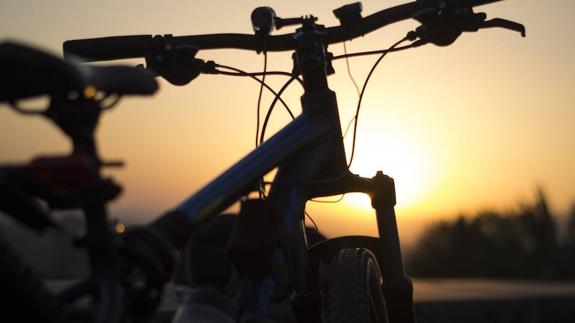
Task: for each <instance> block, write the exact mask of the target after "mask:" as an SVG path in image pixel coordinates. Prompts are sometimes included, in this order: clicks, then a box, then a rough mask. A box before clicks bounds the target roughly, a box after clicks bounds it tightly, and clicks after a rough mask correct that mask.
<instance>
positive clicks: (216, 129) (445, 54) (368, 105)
mask: <svg viewBox="0 0 575 323" xmlns="http://www.w3.org/2000/svg"><path fill="white" fill-rule="evenodd" d="M349 2H350V1H301V0H300V1H277V0H276V1H266V2H264V1H227V2H226V1H215V0H211V1H198V0H196V1H169V2H166V1H152V0H140V1H98V2H82V1H39V0H35V1H26V0H19V1H7V0H4V1H2V5H1V6H2V7H1V10H0V36H1V38H2V39H13V40H21V41H25V42H28V43H30V44H36V45H38V46H41V47H43V48H46V49H49V50H52V51H54V52H55V53H57V54H60V53H61V44H62V42H63V41H65V40H68V39H77V38H89V37H99V36H112V35H130V34H166V33H171V34H174V35H191V34H201V33H215V32H240V33H251V26H250V20H249V17H250V13H251V10H252V9H253V8H255V7H257V6H261V5H268V6H271V7H273V8H274V9H275V10H276V13H277V14H278V16H280V17H292V16H299V15H302V14H314V15H315V16H318V17H319V22H320V23H323V24H326V25H335V24H337V20H336V19H335V18H334V17H333V14H332V13H331V10H333V9H335V8H337V7H339V6H341V5H343V4H346V3H349ZM400 3H402V2H401V1H395V0H394V1H391V0H390V1H363V5H364V11H363V12H364V14H365V15H367V14H369V13H373V12H375V11H377V10H381V9H384V8H386V7H390V6H393V5H397V4H400ZM476 11H484V12H486V13H487V14H488V17H489V18H495V17H503V18H508V19H512V20H516V21H519V22H522V23H524V24H525V25H526V26H527V38H525V39H523V38H521V37H520V36H519V35H518V34H516V33H513V32H509V31H504V30H484V31H481V32H479V33H471V34H470V33H467V34H464V35H463V36H462V37H461V38H460V39H459V40H458V41H457V42H456V43H455V44H453V45H452V46H449V47H446V48H439V47H435V46H425V47H422V48H418V49H414V50H410V51H406V52H402V53H397V54H393V55H389V56H388V57H387V58H385V59H384V60H383V62H382V63H381V65H380V67H379V68H378V70H377V71H376V72H375V74H374V76H373V77H372V80H371V82H370V85H369V87H368V90H367V92H366V96H365V98H364V105H363V107H362V113H361V115H360V121H359V131H358V139H357V140H358V146H357V151H356V160H355V162H354V165H353V167H352V170H354V171H355V172H357V173H360V174H362V175H365V176H372V175H373V174H374V173H375V171H376V170H378V169H382V170H383V171H384V172H386V173H388V174H390V175H392V176H393V177H395V178H396V183H397V189H398V199H399V204H398V213H399V216H400V225H401V226H402V231H404V232H406V234H408V235H409V233H413V232H416V231H417V230H410V229H411V228H415V227H418V223H423V222H426V221H429V220H430V219H435V218H437V217H438V216H452V215H455V214H458V213H461V212H464V213H465V212H466V213H471V212H473V211H475V210H478V209H482V208H498V209H505V208H513V207H515V206H517V205H518V203H519V202H520V201H529V200H531V199H532V198H533V195H534V191H535V188H536V187H537V186H541V187H543V188H544V189H545V190H546V192H547V193H548V195H549V197H550V202H551V207H552V208H553V210H555V211H557V212H562V213H564V212H566V211H567V210H568V208H569V207H570V205H571V203H572V202H573V201H574V200H575V170H574V166H573V165H575V128H574V127H573V123H574V121H575V91H574V89H575V63H574V62H573V59H574V58H575V38H574V37H573V36H572V35H571V34H570V33H571V31H572V30H574V28H573V27H574V24H575V23H574V22H573V20H572V17H573V15H574V14H575V2H574V1H572V0H553V1H537V0H507V1H503V2H500V3H496V4H492V5H488V6H484V7H481V8H478V9H477V10H476ZM416 26H417V24H416V23H415V22H413V21H410V22H404V23H398V24H395V25H393V26H390V27H388V28H386V29H384V30H379V31H377V32H375V33H372V34H369V35H367V36H365V37H363V38H361V39H357V40H354V41H352V42H351V43H348V46H347V48H348V51H350V52H355V51H361V50H375V49H383V48H386V47H388V46H389V45H391V44H392V43H393V42H395V41H396V40H398V39H400V38H402V37H403V36H404V35H405V33H406V32H407V31H409V30H411V29H413V28H415V27H416ZM289 31H290V29H287V28H286V30H285V31H284V30H281V31H280V32H289ZM329 50H330V51H332V52H333V53H334V54H341V53H342V51H343V48H342V46H341V45H335V46H331V47H330V48H329ZM199 56H200V57H202V58H204V59H211V60H215V61H216V62H218V63H221V64H226V65H232V66H236V67H240V68H243V69H246V70H250V71H256V70H259V69H261V67H262V65H263V59H262V56H261V55H260V56H258V55H256V54H255V53H251V52H245V51H236V50H234V51H232V50H227V51H204V52H200V54H199ZM374 60H375V57H369V58H359V59H352V60H351V61H350V64H351V69H352V73H353V75H354V76H355V78H356V79H357V81H358V82H363V79H364V78H365V75H366V73H367V71H368V70H369V68H370V66H371V64H372V63H373V61H374ZM127 63H129V64H134V63H136V62H134V61H131V62H127ZM138 63H139V62H138ZM269 65H270V69H276V70H277V69H281V70H288V71H289V70H291V59H290V54H289V53H283V54H270V55H269ZM334 67H335V69H336V75H334V76H331V77H330V79H329V81H330V87H331V88H332V89H333V90H335V91H336V92H337V95H338V101H339V107H340V113H341V120H342V123H345V124H346V123H347V121H348V120H349V119H350V118H351V116H352V115H353V113H354V109H355V104H356V101H357V94H356V92H355V89H354V87H353V85H352V83H351V82H350V79H349V76H348V75H347V72H346V68H345V62H343V61H337V62H334ZM284 80H285V79H283V78H270V84H272V85H273V86H276V87H279V86H280V85H281V84H282V83H283V81H284ZM301 93H302V91H301V88H299V87H298V86H297V85H295V84H294V86H293V88H291V89H290V90H289V91H287V94H286V96H285V98H286V101H287V102H288V103H289V104H290V106H291V107H292V109H293V110H295V111H299V96H300V95H301ZM257 94H258V86H257V84H256V83H255V82H253V81H250V80H248V79H237V78H231V77H226V76H211V75H206V76H201V77H199V78H198V79H196V80H195V81H194V82H192V83H191V84H190V85H188V86H186V87H174V86H171V85H169V84H167V83H165V82H162V84H161V91H160V92H159V94H158V95H156V96H155V97H154V98H153V99H132V98H128V99H125V100H124V101H123V102H122V103H121V104H120V105H119V107H118V108H117V109H116V110H114V111H112V112H110V113H106V115H104V117H103V119H102V124H101V127H100V129H99V138H100V150H101V153H102V156H103V157H104V158H108V159H123V160H125V161H126V164H127V167H126V168H125V169H123V170H120V171H113V172H111V174H112V175H114V176H115V177H116V178H117V179H118V180H119V181H121V182H122V183H123V184H124V186H125V193H124V195H123V196H122V198H121V199H120V200H118V201H117V202H115V204H114V207H113V210H114V211H115V212H116V214H119V215H122V214H129V215H130V216H136V215H139V216H140V218H142V219H150V218H151V217H152V216H155V215H157V214H159V213H161V212H162V211H163V210H166V209H169V208H170V207H173V206H175V205H176V204H177V203H179V202H180V201H181V200H183V199H184V198H185V197H187V196H188V195H190V194H191V193H193V192H194V191H196V190H197V189H199V188H200V187H201V186H202V185H203V184H205V183H207V182H208V181H209V180H210V179H212V178H214V177H215V176H216V175H217V174H218V173H219V172H221V171H222V170H224V169H225V168H227V167H228V166H230V165H232V163H233V162H234V161H236V160H237V159H239V158H240V157H241V156H243V155H244V154H246V153H247V152H249V151H250V150H251V149H252V148H253V137H254V134H255V108H256V100H257ZM265 98H266V100H268V101H266V102H269V100H270V99H271V97H270V96H266V97H265ZM272 119H273V122H272V123H273V124H272V128H273V129H274V130H277V129H279V127H281V126H282V125H283V124H285V123H286V122H287V121H288V118H287V115H286V114H285V113H284V112H283V111H281V109H277V113H276V114H274V116H273V118H272ZM272 132H273V131H272ZM272 132H270V133H272ZM347 139H351V138H347ZM348 144H349V140H348ZM68 149H69V145H68V143H67V141H66V140H65V138H64V137H63V136H62V135H60V134H59V133H58V132H57V131H56V130H55V129H54V128H53V127H52V126H51V125H49V124H48V123H46V122H44V121H43V120H38V119H34V118H23V117H22V116H18V115H15V114H14V113H12V112H11V111H9V110H8V109H0V152H1V154H2V155H1V159H2V160H3V161H17V160H28V159H29V158H31V157H32V156H35V155H38V154H40V153H62V152H65V151H67V150H68ZM362 203H363V205H364V206H361V205H362ZM367 206H368V202H367V200H366V199H363V198H361V197H355V196H350V197H349V198H346V200H345V202H344V203H343V204H338V205H315V204H314V205H312V206H311V211H310V213H311V215H312V216H314V218H317V219H318V220H319V222H320V225H321V226H322V228H324V229H325V230H327V231H328V232H330V233H343V232H348V231H350V230H356V231H358V232H367V231H369V230H368V229H366V228H367V226H368V225H371V224H373V222H371V221H372V220H373V217H372V216H371V215H370V213H368V208H367ZM353 224H356V225H353ZM369 232H374V231H373V230H372V231H369Z"/></svg>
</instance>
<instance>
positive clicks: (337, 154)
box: [175, 32, 414, 322]
mask: <svg viewBox="0 0 575 323" xmlns="http://www.w3.org/2000/svg"><path fill="white" fill-rule="evenodd" d="M303 34H304V35H306V36H308V37H311V38H312V41H313V42H314V44H317V42H319V40H318V39H317V38H316V35H315V34H311V36H310V33H309V32H308V34H306V33H305V32H304V33H303ZM302 38H305V37H302ZM303 41H309V39H307V38H306V39H304V40H303ZM320 46H323V45H322V44H321V43H320ZM305 48H306V47H305V46H302V48H301V49H298V50H297V51H296V54H297V55H299V56H300V57H302V56H306V55H307V57H308V58H309V57H310V56H314V55H317V53H309V52H305ZM321 59H322V60H325V58H324V57H322V58H321ZM302 61H303V62H304V63H305V62H306V61H305V60H302ZM307 64H308V65H307V66H306V65H304V64H302V65H300V67H301V68H302V74H303V76H304V88H305V93H304V95H303V96H302V99H301V102H302V114H301V115H300V116H298V117H297V118H296V119H294V120H293V121H292V122H290V123H289V124H288V125H287V126H285V127H284V128H283V129H281V130H280V131H279V132H278V133H276V134H275V135H274V136H272V137H271V138H270V139H269V140H267V141H265V142H264V143H263V144H262V145H261V146H260V147H258V148H256V149H255V150H254V151H252V152H251V153H250V154H248V155H247V156H245V157H244V158H243V159H241V160H240V161H239V162H237V163H236V164H235V165H234V166H232V167H231V168H229V169H228V170H227V171H225V172H224V173H222V174H221V175H220V176H218V177H217V178H216V179H215V180H213V181H212V182H211V183H209V184H208V185H206V186H205V187H204V188H202V189H201V190H200V191H198V192H197V193H196V194H195V195H193V196H192V197H190V198H189V199H187V200H185V201H184V202H183V203H181V204H180V205H179V206H178V207H177V209H176V210H175V211H176V212H177V213H178V214H179V215H181V216H183V217H184V218H185V221H186V222H187V224H188V225H190V226H191V227H197V226H199V225H201V224H202V223H204V222H205V221H206V220H208V219H210V218H213V217H215V216H217V215H218V214H220V212H222V211H224V210H225V209H226V208H228V207H229V206H231V205H232V204H233V203H234V202H235V201H236V200H238V199H239V198H241V197H242V196H245V195H247V194H248V193H249V192H251V191H254V188H255V187H257V182H258V179H260V178H261V177H263V176H264V175H265V174H266V173H268V172H269V171H271V170H272V169H274V168H276V167H278V172H277V174H276V176H275V178H274V181H273V183H272V186H271V189H270V193H269V197H268V200H269V203H270V205H271V209H272V213H273V214H274V215H275V216H276V217H277V219H276V220H277V223H279V224H278V227H277V232H278V235H279V239H280V242H281V247H282V248H281V249H283V250H284V251H285V253H286V254H287V258H288V261H289V263H290V268H292V277H293V287H294V295H292V303H294V302H295V303H297V302H299V301H301V302H304V303H305V302H319V301H320V298H319V297H315V296H314V291H315V290H317V282H316V281H314V279H315V278H314V274H313V273H314V272H315V270H313V267H314V266H317V264H318V263H320V262H329V261H330V259H331V257H332V256H333V255H335V254H336V253H337V251H338V250H339V249H341V248H342V247H346V248H348V247H363V248H368V249H370V250H371V251H372V252H373V253H374V254H375V255H376V258H377V260H378V262H379V264H380V267H381V269H382V271H383V275H384V294H385V296H386V301H387V302H388V311H389V316H390V320H391V322H414V315H413V306H412V285H411V281H410V280H409V278H408V277H407V275H406V274H405V271H404V269H403V263H402V258H401V251H400V246H399V238H398V234H397V227H396V221H395V213H394V208H393V207H394V205H395V189H394V184H393V180H392V179H391V178H389V177H387V176H384V175H383V174H382V173H381V172H378V174H377V175H376V177H374V178H373V179H368V178H361V177H359V176H356V175H353V174H351V173H350V172H349V171H348V170H347V161H346V157H345V150H344V146H343V140H342V132H341V127H340V121H339V114H338V108H337V102H336V97H335V93H334V92H332V91H331V90H329V88H328V86H327V76H326V72H325V70H322V69H321V67H320V68H318V66H315V65H314V64H309V63H307ZM348 192H364V193H368V194H370V196H371V197H372V205H373V206H374V208H375V210H376V214H377V222H378V231H379V236H380V237H379V238H372V237H363V236H356V237H341V238H337V239H330V240H327V241H324V242H323V243H320V244H318V245H315V246H313V247H311V248H310V246H308V245H307V242H306V238H305V233H304V230H303V223H302V222H303V221H302V220H303V218H304V209H305V204H306V202H307V201H308V200H310V199H311V198H314V197H320V196H330V195H338V194H344V193H348ZM268 282H269V281H268ZM260 286H261V289H264V288H269V284H267V283H264V282H263V281H262V282H261V284H260ZM264 286H267V287H264ZM264 294H266V293H263V292H261V293H259V294H258V295H260V296H261V295H264ZM268 294H269V293H268ZM388 297H389V299H388ZM263 303H265V304H267V302H265V301H264V302H263ZM310 308H313V307H312V306H307V307H306V306H304V307H302V310H301V311H298V309H297V306H296V305H294V309H295V310H296V314H297V315H298V316H303V317H306V318H305V319H304V321H317V318H318V317H319V316H317V315H319V313H316V316H315V317H314V314H310V313H306V312H309V311H306V310H305V309H307V310H309V309H310ZM316 308H317V307H316ZM264 311H265V309H264ZM258 312H259V311H258ZM298 312H299V313H298ZM300 318H301V317H300Z"/></svg>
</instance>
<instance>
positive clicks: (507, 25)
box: [478, 18, 525, 37]
mask: <svg viewBox="0 0 575 323" xmlns="http://www.w3.org/2000/svg"><path fill="white" fill-rule="evenodd" d="M478 27H479V29H483V28H504V29H509V30H512V31H516V32H518V33H521V37H525V26H524V25H522V24H520V23H518V22H515V21H511V20H507V19H502V18H494V19H491V20H486V21H483V22H481V23H480V24H479V26H478Z"/></svg>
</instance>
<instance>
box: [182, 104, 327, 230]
mask: <svg viewBox="0 0 575 323" xmlns="http://www.w3.org/2000/svg"><path fill="white" fill-rule="evenodd" d="M330 127H331V123H330V122H329V121H328V120H327V119H325V118H321V117H318V116H312V115H309V114H307V113H303V114H301V115H300V116H299V117H297V118H296V119H295V120H293V121H292V122H290V123H289V124H288V125H287V126H286V127H284V128H283V129H282V130H280V131H279V132H278V133H276V134H275V135H274V136H272V137H271V138H270V139H269V140H267V141H266V142H264V143H263V144H262V145H261V146H260V147H258V148H257V149H255V150H254V151H252V152H251V153H250V154H248V155H247V156H245V157H244V158H243V159H241V160H240V161H239V162H238V163H236V164H235V165H234V166H232V167H231V168H229V169H228V170H227V171H225V172H224V173H223V174H221V175H220V176H218V177H217V178H216V179H215V180H213V181H212V182H211V183H209V184H208V185H206V186H205V187H204V188H202V189H201V190H200V191H198V192H197V193H196V194H194V195H193V196H192V197H190V198H189V199H187V200H185V201H184V202H183V203H182V204H180V206H178V208H177V209H176V210H177V211H178V212H180V213H181V214H183V215H184V216H185V217H186V219H187V220H188V221H189V224H191V225H192V226H193V227H195V226H196V225H198V224H200V223H202V222H204V221H205V220H207V219H209V218H210V217H213V216H214V215H217V214H219V213H220V212H222V211H224V210H225V209H226V208H228V207H229V206H230V205H232V204H233V203H234V202H235V201H236V200H237V199H238V198H239V197H241V195H242V194H245V192H246V189H247V188H249V186H250V185H254V183H256V181H257V179H258V178H260V177H262V176H263V175H265V174H266V173H268V172H269V171H270V170H272V169H273V168H274V167H277V166H278V165H279V164H280V163H282V162H283V161H284V160H285V159H286V158H287V157H289V156H291V155H292V154H293V153H294V152H295V151H297V150H298V149H301V148H302V147H305V146H306V145H308V144H310V143H312V142H314V141H316V140H318V139H319V138H321V137H323V136H325V135H327V134H328V133H329V131H330Z"/></svg>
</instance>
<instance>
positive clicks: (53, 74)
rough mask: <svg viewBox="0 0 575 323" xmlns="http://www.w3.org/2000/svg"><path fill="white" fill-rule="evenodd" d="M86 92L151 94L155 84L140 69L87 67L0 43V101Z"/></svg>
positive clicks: (12, 43)
mask: <svg viewBox="0 0 575 323" xmlns="http://www.w3.org/2000/svg"><path fill="white" fill-rule="evenodd" d="M86 89H89V92H92V93H95V92H96V91H101V92H105V93H114V94H120V95H151V94H153V93H155V92H156V90H157V89H158V84H157V82H156V80H155V79H154V75H153V74H152V73H150V72H149V71H146V70H144V69H138V68H133V67H129V66H119V65H116V66H89V65H84V64H80V63H78V62H72V61H64V60H62V59H60V58H58V57H56V56H53V55H51V54H48V53H46V52H43V51H41V50H38V49H34V48H31V47H28V46H24V45H21V44H17V43H14V42H2V43H0V101H14V100H18V99H24V98H30V97H35V96H40V95H51V96H54V95H64V96H69V95H70V94H71V93H74V92H75V93H78V94H84V95H85V96H86V92H87V91H86Z"/></svg>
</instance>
